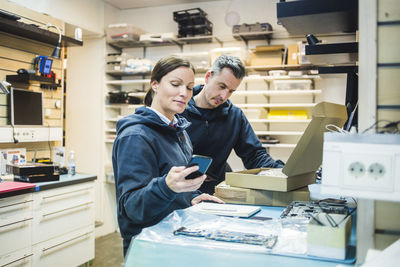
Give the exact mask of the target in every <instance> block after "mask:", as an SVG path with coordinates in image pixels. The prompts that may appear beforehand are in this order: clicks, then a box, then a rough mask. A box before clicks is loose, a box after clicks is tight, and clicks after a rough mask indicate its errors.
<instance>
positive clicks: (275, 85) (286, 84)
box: [271, 80, 311, 90]
mask: <svg viewBox="0 0 400 267" xmlns="http://www.w3.org/2000/svg"><path fill="white" fill-rule="evenodd" d="M271 89H273V90H310V89H311V80H274V81H273V82H272V88H271Z"/></svg>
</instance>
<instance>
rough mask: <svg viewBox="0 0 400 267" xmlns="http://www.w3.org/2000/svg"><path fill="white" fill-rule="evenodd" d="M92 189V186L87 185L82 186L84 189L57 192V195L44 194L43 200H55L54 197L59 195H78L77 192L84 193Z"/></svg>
mask: <svg viewBox="0 0 400 267" xmlns="http://www.w3.org/2000/svg"><path fill="white" fill-rule="evenodd" d="M90 189H92V187H86V188H82V189H78V190H75V191H72V192H65V193H60V194H56V195H51V196H44V197H43V201H46V200H50V201H51V200H53V198H58V197H64V196H69V195H76V194H82V193H83V191H88V190H90Z"/></svg>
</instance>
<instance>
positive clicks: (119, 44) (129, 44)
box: [108, 40, 182, 49]
mask: <svg viewBox="0 0 400 267" xmlns="http://www.w3.org/2000/svg"><path fill="white" fill-rule="evenodd" d="M108 44H109V45H110V46H112V47H114V48H116V49H123V48H143V47H161V46H182V43H180V42H179V41H178V40H171V41H164V42H139V41H126V40H125V41H115V42H109V43H108Z"/></svg>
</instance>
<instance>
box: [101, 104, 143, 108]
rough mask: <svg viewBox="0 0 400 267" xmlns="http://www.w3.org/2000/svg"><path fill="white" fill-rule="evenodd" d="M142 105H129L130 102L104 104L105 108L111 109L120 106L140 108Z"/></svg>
mask: <svg viewBox="0 0 400 267" xmlns="http://www.w3.org/2000/svg"><path fill="white" fill-rule="evenodd" d="M140 107H143V104H137V105H131V104H109V105H106V108H112V109H120V108H132V109H135V108H140Z"/></svg>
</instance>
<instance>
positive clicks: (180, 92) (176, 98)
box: [151, 67, 194, 121]
mask: <svg viewBox="0 0 400 267" xmlns="http://www.w3.org/2000/svg"><path fill="white" fill-rule="evenodd" d="M193 86H194V72H193V70H192V69H191V68H188V67H179V68H176V69H174V70H173V71H171V72H169V73H168V74H167V75H165V76H164V77H162V78H161V81H160V82H157V81H153V82H152V83H151V87H152V90H153V91H154V92H155V94H154V97H153V102H152V104H151V107H152V108H154V109H156V110H157V111H159V112H161V113H162V114H163V115H164V116H166V117H167V118H168V119H170V120H171V121H172V120H173V118H174V115H175V114H176V113H182V112H183V111H184V110H185V108H186V105H187V103H188V102H189V100H190V98H191V97H192V94H193Z"/></svg>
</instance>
